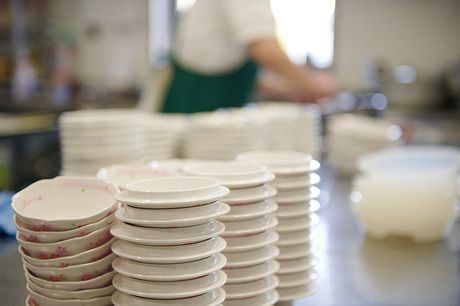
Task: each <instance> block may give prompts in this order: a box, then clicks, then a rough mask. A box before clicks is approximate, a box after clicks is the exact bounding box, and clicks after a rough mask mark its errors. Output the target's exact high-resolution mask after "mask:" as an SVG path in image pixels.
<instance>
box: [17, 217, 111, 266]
mask: <svg viewBox="0 0 460 306" xmlns="http://www.w3.org/2000/svg"><path fill="white" fill-rule="evenodd" d="M110 226H111V225H110V224H109V225H106V226H105V227H103V228H100V229H98V230H96V231H94V232H92V233H90V234H88V235H86V236H83V237H77V238H72V239H68V240H63V241H58V242H53V243H39V242H30V241H26V240H24V239H23V237H22V235H21V234H20V233H17V234H16V239H17V240H18V242H19V243H20V244H21V246H22V248H23V250H24V252H25V253H26V254H27V255H29V256H31V257H34V258H39V259H53V258H59V257H67V256H72V255H76V254H79V253H82V252H85V251H88V250H91V249H94V248H97V247H99V246H101V245H103V244H104V243H106V242H107V241H109V240H110V239H112V235H111V234H110Z"/></svg>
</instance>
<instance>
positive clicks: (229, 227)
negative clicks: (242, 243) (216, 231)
mask: <svg viewBox="0 0 460 306" xmlns="http://www.w3.org/2000/svg"><path fill="white" fill-rule="evenodd" d="M277 225H278V220H277V219H276V217H275V216H273V215H267V216H263V217H258V218H254V219H248V220H242V221H229V222H225V232H224V233H223V234H222V237H235V236H245V235H251V234H255V233H260V232H263V231H266V230H270V229H272V228H274V227H276V226H277Z"/></svg>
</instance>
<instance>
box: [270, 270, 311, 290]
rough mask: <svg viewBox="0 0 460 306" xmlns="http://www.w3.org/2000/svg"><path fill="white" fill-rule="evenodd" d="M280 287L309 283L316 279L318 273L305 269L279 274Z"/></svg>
mask: <svg viewBox="0 0 460 306" xmlns="http://www.w3.org/2000/svg"><path fill="white" fill-rule="evenodd" d="M278 278H279V281H280V282H279V285H278V287H280V288H286V287H296V286H301V285H305V284H309V283H311V282H313V281H315V280H317V279H318V274H317V273H316V272H315V271H314V270H306V271H300V272H294V273H288V274H279V275H278Z"/></svg>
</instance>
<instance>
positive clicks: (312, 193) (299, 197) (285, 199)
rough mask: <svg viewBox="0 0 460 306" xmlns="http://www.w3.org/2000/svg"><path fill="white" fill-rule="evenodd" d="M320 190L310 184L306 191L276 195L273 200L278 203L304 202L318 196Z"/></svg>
mask: <svg viewBox="0 0 460 306" xmlns="http://www.w3.org/2000/svg"><path fill="white" fill-rule="evenodd" d="M320 194H321V191H320V190H319V188H318V187H316V186H311V187H310V188H309V190H308V191H304V192H300V193H295V194H294V193H293V194H292V196H288V195H284V196H276V197H275V202H276V203H278V204H279V205H281V204H290V203H299V202H306V201H310V200H313V199H317V198H319V196H320Z"/></svg>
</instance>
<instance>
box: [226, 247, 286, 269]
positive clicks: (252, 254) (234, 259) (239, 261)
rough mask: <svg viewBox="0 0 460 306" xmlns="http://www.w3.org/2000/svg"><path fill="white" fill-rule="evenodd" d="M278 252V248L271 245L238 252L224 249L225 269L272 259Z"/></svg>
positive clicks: (253, 264)
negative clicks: (228, 251)
mask: <svg viewBox="0 0 460 306" xmlns="http://www.w3.org/2000/svg"><path fill="white" fill-rule="evenodd" d="M279 254H280V250H279V249H278V248H277V247H275V246H272V245H271V246H266V247H263V248H260V249H256V250H250V251H245V252H239V253H226V252H225V250H224V255H225V257H226V258H227V264H226V265H225V269H227V268H241V267H247V266H255V265H258V264H260V263H263V262H265V261H268V260H271V259H274V258H275V257H277V256H278V255H279Z"/></svg>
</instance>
